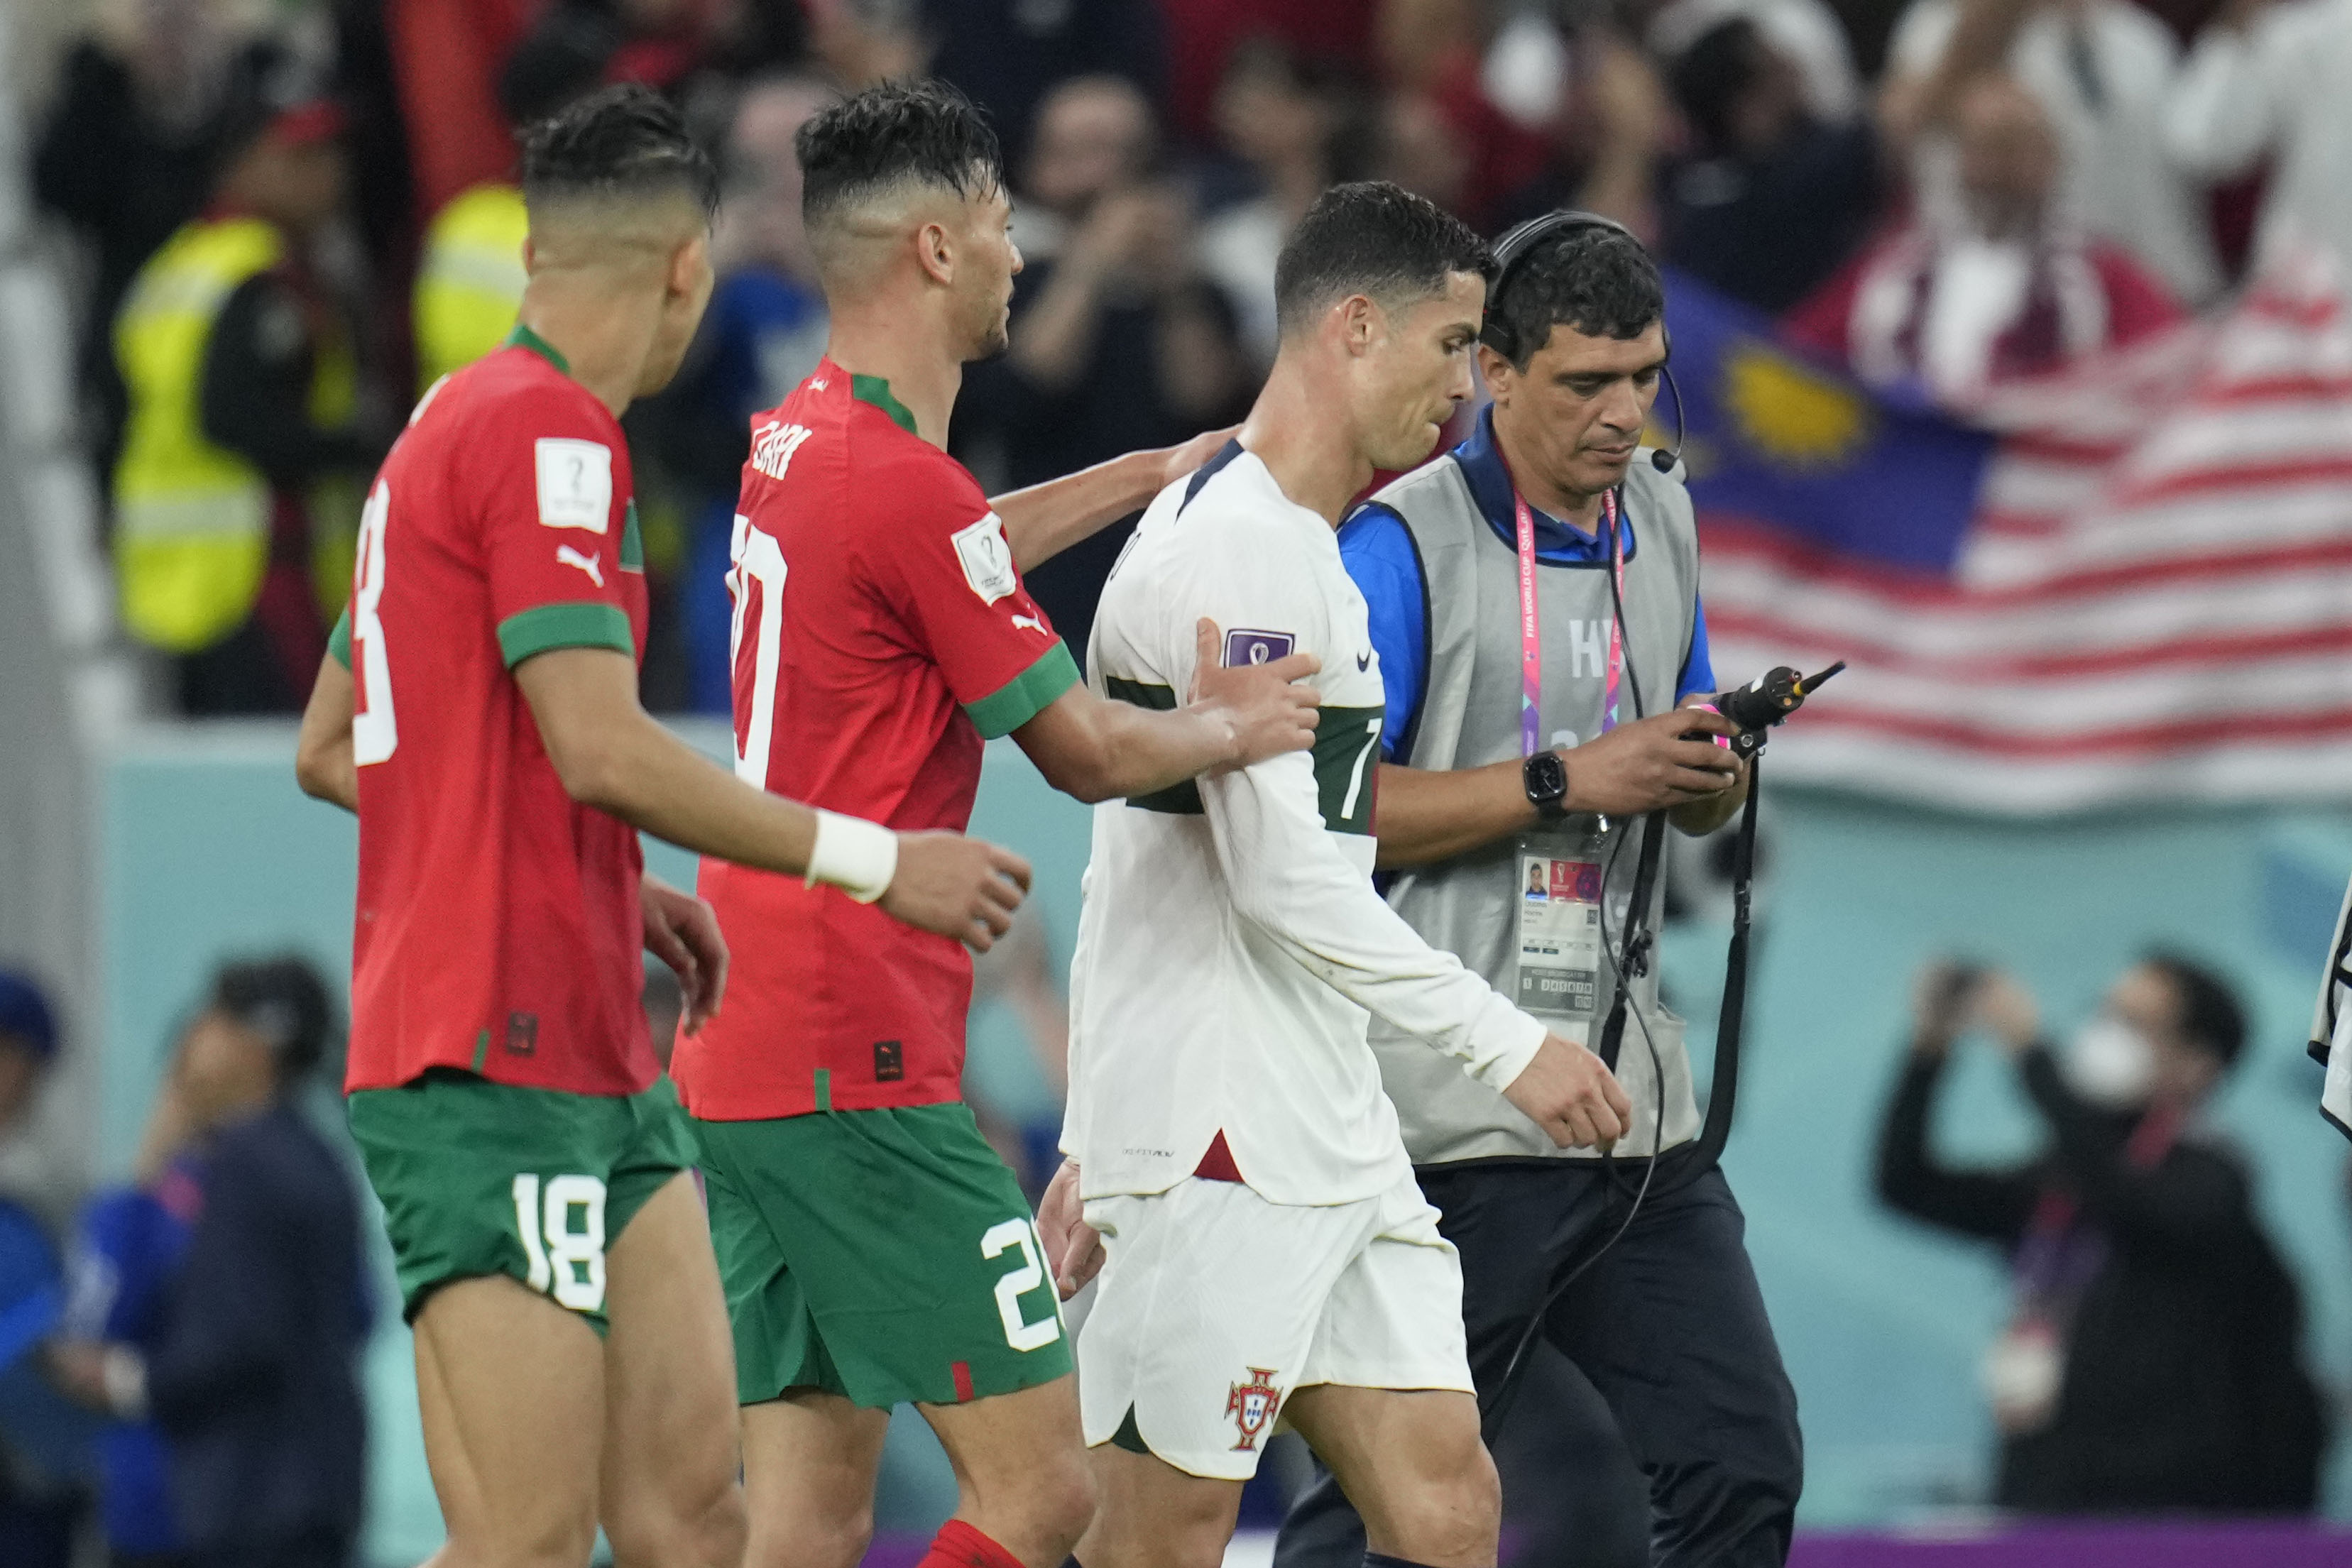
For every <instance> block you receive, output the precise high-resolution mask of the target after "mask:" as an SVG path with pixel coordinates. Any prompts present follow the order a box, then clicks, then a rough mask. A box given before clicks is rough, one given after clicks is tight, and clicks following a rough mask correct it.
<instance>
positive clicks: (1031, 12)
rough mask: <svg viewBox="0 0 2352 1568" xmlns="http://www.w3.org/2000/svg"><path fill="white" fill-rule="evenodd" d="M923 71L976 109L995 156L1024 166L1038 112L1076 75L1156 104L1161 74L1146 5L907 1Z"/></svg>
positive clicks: (1143, 1) (1059, 0)
mask: <svg viewBox="0 0 2352 1568" xmlns="http://www.w3.org/2000/svg"><path fill="white" fill-rule="evenodd" d="M917 4H918V5H919V13H920V15H919V26H920V27H921V30H922V31H923V33H924V34H925V35H927V36H928V37H929V39H930V41H931V56H930V72H931V74H932V75H933V76H936V77H938V78H940V79H941V80H943V81H948V82H952V83H953V84H954V85H955V86H956V87H958V88H960V89H962V91H963V94H964V96H965V97H967V98H969V99H971V100H972V101H973V102H974V103H978V104H982V105H985V106H986V108H987V110H988V114H989V119H990V120H991V121H992V122H993V123H994V125H995V127H996V134H997V135H998V136H999V137H1001V138H1003V141H1004V152H1005V155H1006V157H1007V158H1008V159H1010V160H1011V161H1012V162H1013V164H1014V165H1015V166H1018V165H1019V164H1021V163H1022V162H1025V161H1026V159H1027V157H1028V154H1029V150H1030V137H1031V133H1032V131H1033V130H1034V126H1035V124H1036V120H1037V115H1038V111H1039V110H1040V109H1041V108H1042V106H1043V105H1044V103H1045V99H1047V98H1048V97H1049V96H1050V95H1051V94H1052V93H1053V92H1054V90H1055V88H1056V87H1057V86H1058V85H1060V84H1061V83H1063V82H1066V81H1070V80H1073V79H1075V78H1079V77H1092V76H1115V77H1118V78H1122V79H1124V80H1126V81H1128V82H1129V83H1131V84H1132V85H1133V86H1134V87H1135V89H1136V90H1137V91H1139V92H1141V93H1143V94H1144V95H1145V96H1146V97H1147V98H1149V99H1153V100H1155V101H1156V100H1157V99H1159V97H1160V83H1161V80H1162V78H1164V76H1165V74H1166V58H1167V57H1166V54H1165V51H1164V47H1163V42H1164V40H1163V37H1162V28H1161V26H1160V8H1159V6H1158V5H1156V4H1154V0H917Z"/></svg>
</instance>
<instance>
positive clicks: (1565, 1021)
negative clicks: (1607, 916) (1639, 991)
mask: <svg viewBox="0 0 2352 1568" xmlns="http://www.w3.org/2000/svg"><path fill="white" fill-rule="evenodd" d="M1601 843H1602V836H1601V834H1600V833H1597V832H1586V833H1547V834H1544V835H1542V836H1540V837H1537V836H1528V837H1525V838H1521V839H1520V840H1519V841H1518V843H1517V860H1516V864H1517V867H1518V880H1517V905H1518V921H1517V929H1518V987H1517V990H1516V992H1515V993H1514V999H1516V1000H1517V1003H1518V1005H1519V1007H1520V1008H1521V1009H1523V1010H1525V1011H1527V1012H1531V1013H1537V1014H1540V1015H1542V1016H1544V1017H1547V1018H1550V1019H1558V1020H1560V1025H1559V1027H1557V1028H1556V1029H1555V1030H1554V1032H1555V1033H1558V1034H1559V1035H1560V1036H1561V1037H1563V1038H1564V1039H1569V1040H1579V1041H1583V1040H1586V1039H1587V1037H1588V1035H1589V1034H1590V1031H1591V1023H1592V1019H1593V1016H1594V1014H1596V1013H1597V1012H1598V1011H1599V1010H1600V1007H1601V961H1602V960H1601V937H1602V930H1601V866H1602V863H1603V861H1604V859H1605V857H1604V856H1603V855H1602V853H1601Z"/></svg>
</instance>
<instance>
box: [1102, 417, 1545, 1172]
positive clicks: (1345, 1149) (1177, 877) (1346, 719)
mask: <svg viewBox="0 0 2352 1568" xmlns="http://www.w3.org/2000/svg"><path fill="white" fill-rule="evenodd" d="M1202 616H1207V617H1209V618H1210V619H1211V620H1213V621H1214V622H1216V623H1217V625H1218V627H1219V628H1220V629H1221V630H1222V632H1223V637H1224V649H1223V652H1224V662H1225V663H1227V664H1241V663H1251V662H1264V661H1265V660H1268V659H1274V658H1279V657H1281V656H1282V655H1283V654H1286V653H1293V652H1297V653H1313V654H1315V655H1317V656H1318V658H1320V659H1321V660H1322V665H1323V667H1322V673H1321V674H1319V675H1318V676H1317V677H1316V678H1315V685H1317V686H1318V688H1319V689H1320V691H1321V692H1322V694H1323V705H1324V706H1323V710H1322V717H1321V721H1320V723H1319V724H1318V727H1317V733H1316V741H1315V748H1314V750H1313V751H1312V752H1308V753H1300V752H1293V753H1290V754H1288V755H1286V756H1283V757H1279V758H1274V759H1272V760H1270V761H1266V762H1261V763H1259V764H1257V765H1256V766H1255V767H1253V768H1244V769H1241V770H1239V771H1236V772H1232V773H1227V774H1223V775H1221V776H1218V777H1214V778H1204V779H1200V780H1199V781H1197V782H1196V783H1189V784H1182V785H1179V786H1177V787H1176V788H1174V789H1168V790H1164V791H1162V792H1161V793H1160V794H1158V795H1153V796H1148V797H1144V798H1140V799H1136V800H1124V801H1120V800H1112V801H1106V802H1104V803H1103V804H1101V805H1099V806H1097V807H1096V808H1095V829H1094V854H1093V860H1092V863H1091V865H1090V866H1089V868H1088V870H1087V883H1086V909H1085V914H1084V915H1083V916H1082V917H1081V919H1080V921H1079V925H1078V945H1077V955H1076V960H1075V962H1074V964H1073V966H1072V972H1071V979H1070V1011H1071V1027H1070V1103H1069V1113H1068V1118H1067V1121H1066V1124H1065V1127H1064V1132H1063V1140H1062V1144H1063V1148H1064V1150H1065V1151H1066V1153H1068V1154H1069V1155H1071V1156H1072V1157H1074V1158H1075V1159H1076V1160H1077V1162H1078V1164H1079V1167H1080V1181H1081V1189H1082V1191H1083V1193H1084V1195H1085V1196H1086V1197H1107V1196H1110V1195H1113V1194H1150V1193H1156V1192H1163V1191H1165V1190H1167V1189H1168V1188H1169V1187H1171V1186H1174V1185H1175V1184H1176V1183H1178V1182H1180V1181H1181V1180H1183V1179H1184V1178H1185V1177H1186V1176H1191V1175H1192V1174H1193V1172H1194V1170H1195V1168H1196V1167H1197V1166H1199V1165H1200V1163H1201V1159H1202V1155H1204V1154H1205V1153H1206V1152H1207V1151H1208V1150H1209V1148H1210V1145H1211V1144H1212V1143H1213V1140H1214V1139H1215V1137H1216V1135H1217V1134H1218V1133H1219V1132H1221V1131H1222V1132H1223V1134H1224V1135H1225V1141H1226V1145H1227V1146H1228V1147H1229V1148H1230V1150H1231V1151H1232V1154H1233V1156H1234V1165H1235V1166H1236V1167H1238V1169H1239V1171H1240V1173H1241V1176H1242V1178H1243V1180H1244V1181H1245V1182H1246V1183H1247V1184H1248V1185H1249V1186H1251V1187H1252V1188H1254V1189H1255V1190H1256V1191H1257V1192H1258V1194H1259V1195H1260V1196H1262V1197H1265V1198H1267V1199H1269V1200H1271V1201H1273V1202H1276V1203H1286V1204H1338V1203H1350V1202H1354V1201H1356V1200H1358V1199H1360V1198H1366V1197H1372V1196H1374V1195H1376V1194H1378V1193H1381V1192H1383V1191H1386V1190H1388V1189H1389V1188H1391V1187H1392V1186H1394V1185H1395V1183H1396V1181H1397V1180H1398V1178H1399V1177H1400V1176H1406V1175H1409V1174H1410V1168H1411V1167H1410V1166H1409V1164H1408V1162H1407V1160H1406V1158H1405V1152H1404V1145H1403V1143H1402V1139H1401V1138H1400V1137H1399V1135H1398V1133H1397V1120H1396V1113H1395V1111H1394V1110H1393V1109H1392V1108H1391V1106H1390V1104H1389V1102H1388V1099H1387V1097H1386V1095H1384V1094H1383V1093H1382V1092H1381V1074H1380V1069H1379V1066H1378V1064H1377V1063H1376V1061H1374V1059H1373V1056H1372V1052H1371V1048H1370V1046H1369V1045H1368V1044H1366V1043H1365V1039H1364V1031H1365V1025H1366V1022H1367V1020H1368V1016H1369V1015H1368V1012H1367V1009H1370V1011H1372V1012H1377V1013H1379V1014H1380V1015H1381V1017H1382V1018H1383V1019H1387V1020H1388V1021H1389V1022H1391V1023H1392V1024H1394V1025H1395V1026H1396V1027H1398V1028H1399V1029H1402V1030H1405V1031H1407V1032H1409V1033H1412V1034H1416V1035H1419V1036H1421V1037H1423V1039H1425V1040H1428V1041H1429V1043H1430V1045H1431V1046H1432V1047H1433V1049H1435V1050H1437V1051H1443V1052H1444V1053H1446V1054H1447V1055H1450V1056H1453V1057H1455V1058H1457V1059H1459V1060H1460V1061H1461V1062H1462V1063H1463V1065H1464V1068H1465V1071H1470V1072H1472V1073H1473V1074H1474V1075H1475V1076H1476V1077H1478V1078H1479V1079H1481V1080H1482V1081H1484V1082H1486V1083H1488V1084H1490V1085H1491V1086H1493V1087H1494V1088H1496V1089H1497V1090H1499V1089H1501V1088H1503V1087H1504V1086H1506V1085H1507V1084H1508V1083H1509V1082H1510V1081H1511V1080H1512V1079H1513V1078H1515V1077H1516V1076H1517V1074H1518V1072H1519V1071H1520V1069H1521V1068H1523V1067H1525V1066H1526V1065H1527V1063H1528V1060H1529V1059H1530V1058H1531V1057H1533V1056H1534V1054H1535V1052H1536V1050H1537V1048H1538V1046H1539V1045H1540V1044H1541V1043H1542V1041H1543V1037H1544V1027H1543V1025H1542V1024H1540V1023H1538V1021H1537V1020H1536V1019H1533V1018H1531V1017H1529V1016H1528V1015H1527V1014H1525V1013H1523V1012H1520V1011H1519V1010H1518V1009H1517V1008H1515V1007H1513V1006H1512V1005H1511V1004H1510V1003H1508V1002H1507V1001H1506V1000H1504V998H1501V997H1499V996H1497V995H1496V993H1495V991H1494V990H1493V989H1492V988H1490V987H1489V986H1488V985H1487V984H1486V981H1485V980H1484V979H1482V978H1480V977H1478V976H1476V975H1475V974H1473V973H1471V972H1470V971H1468V970H1466V969H1465V968H1464V967H1462V964H1461V962H1460V960H1458V959H1456V958H1455V957H1454V956H1453V955H1452V954H1450V953H1444V952H1441V951H1438V950H1436V949H1434V948H1432V947H1431V946H1429V945H1428V944H1427V943H1425V942H1423V940H1422V938H1421V937H1420V936H1418V935H1416V934H1415V933H1414V932H1413V930H1412V927H1411V926H1409V925H1406V924H1405V923H1404V922H1403V921H1402V919H1400V918H1399V917H1398V916H1397V915H1396V914H1395V912H1393V911H1392V910H1391V909H1390V908H1389V906H1388V905H1387V904H1385V903H1383V902H1382V901H1381V897H1380V895H1379V894H1378V893H1376V892H1375V891H1374V890H1373V887H1372V882H1371V872H1372V855H1373V847H1374V846H1373V840H1372V837H1371V827H1372V799H1373V795H1374V792H1375V787H1376V783H1377V770H1378V768H1379V766H1380V751H1379V746H1380V732H1381V714H1382V702H1381V674H1380V664H1379V660H1378V656H1377V655H1376V654H1375V653H1373V651H1372V644H1371V639H1370V635H1369V633H1368V632H1367V631H1366V628H1365V612H1364V601H1363V597H1362V596H1361V595H1360V593H1358V592H1357V591H1356V586H1355V584H1354V583H1353V582H1352V581H1350V580H1349V577H1348V574H1347V571H1346V570H1345V568H1343V567H1342V566H1341V564H1340V560H1339V540H1338V538H1337V536H1336V535H1335V534H1334V533H1333V531H1332V528H1331V527H1330V525H1329V524H1328V523H1327V522H1325V521H1324V520H1323V518H1322V517H1318V515H1316V514H1315V513H1313V512H1311V511H1308V510H1307V509H1306V508H1305V507H1299V506H1297V505H1296V504H1294V503H1293V502H1292V501H1291V500H1290V499H1289V498H1288V497H1286V496H1285V495H1284V494H1283V493H1282V490H1281V488H1280V486H1277V485H1276V483H1275V480H1274V476H1272V475H1271V474H1269V473H1268V472H1267V471H1266V468H1265V465H1264V464H1263V463H1261V462H1259V461H1258V459H1257V458H1256V457H1255V456H1253V455H1250V454H1249V453H1247V452H1245V451H1244V450H1243V449H1242V448H1241V447H1240V446H1239V445H1237V444H1235V445H1229V446H1227V447H1226V448H1225V450H1224V451H1223V453H1221V454H1220V455H1218V456H1217V458H1216V459H1214V460H1213V461H1212V462H1211V463H1210V464H1209V465H1207V466H1206V467H1204V468H1202V470H1201V471H1200V472H1199V473H1198V474H1195V475H1193V476H1190V477H1189V478H1187V479H1183V480H1180V481H1178V482H1177V483H1176V484H1174V485H1171V486H1169V487H1168V488H1167V489H1166V490H1163V491H1161V492H1160V497H1159V498H1158V499H1156V500H1155V501H1153V502H1152V504H1151V507H1150V509H1149V510H1148V511H1146V512H1145V513H1144V515H1143V521H1142V523H1141V524H1140V526H1139V528H1137V530H1136V534H1135V538H1134V539H1133V541H1132V542H1131V543H1130V544H1129V547H1128V549H1127V553H1126V554H1125V555H1124V556H1122V557H1121V558H1120V560H1119V564H1118V568H1117V569H1116V570H1114V571H1113V572H1112V573H1111V578H1110V582H1109V584H1108V586H1107V587H1106V588H1105V589H1104V591H1103V597H1102V605H1101V608H1100V609H1099V611H1097V614H1096V617H1095V627H1094V637H1093V645H1092V652H1091V655H1090V657H1089V660H1088V663H1089V665H1090V666H1091V667H1090V669H1089V672H1088V680H1089V682H1090V683H1091V685H1093V687H1094V689H1095V691H1096V692H1097V693H1098V694H1100V695H1106V696H1111V697H1118V698H1123V699H1125V700H1127V701H1129V702H1132V703H1136V704H1139V705H1140V706H1147V707H1160V708H1167V707H1173V706H1176V705H1177V703H1178V701H1179V698H1180V695H1181V694H1183V693H1186V692H1189V691H1190V690H1191V688H1192V666H1193V663H1194V658H1195V646H1196V643H1195V638H1196V633H1195V631H1194V625H1195V622H1197V621H1198V620H1199V619H1200V618H1201V617H1202Z"/></svg>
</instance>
